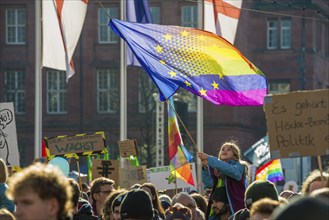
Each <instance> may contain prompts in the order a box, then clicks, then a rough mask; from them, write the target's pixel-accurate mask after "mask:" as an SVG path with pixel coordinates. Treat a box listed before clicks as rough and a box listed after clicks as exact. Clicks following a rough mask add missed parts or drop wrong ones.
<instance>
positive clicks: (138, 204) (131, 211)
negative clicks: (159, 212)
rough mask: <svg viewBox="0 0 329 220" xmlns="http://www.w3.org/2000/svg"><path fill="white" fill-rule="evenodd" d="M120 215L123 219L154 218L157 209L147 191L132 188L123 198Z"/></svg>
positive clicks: (150, 219)
mask: <svg viewBox="0 0 329 220" xmlns="http://www.w3.org/2000/svg"><path fill="white" fill-rule="evenodd" d="M120 215H121V219H122V220H128V219H134V220H136V219H143V220H153V219H154V218H155V217H156V211H155V210H154V209H153V205H152V201H151V198H150V196H149V195H148V194H147V192H145V191H144V190H141V189H134V190H130V191H129V192H128V193H127V194H126V196H125V198H124V199H123V201H122V203H121V208H120Z"/></svg>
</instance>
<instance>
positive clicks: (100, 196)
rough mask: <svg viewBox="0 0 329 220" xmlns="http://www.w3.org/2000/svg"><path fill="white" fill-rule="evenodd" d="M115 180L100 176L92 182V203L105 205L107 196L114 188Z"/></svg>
mask: <svg viewBox="0 0 329 220" xmlns="http://www.w3.org/2000/svg"><path fill="white" fill-rule="evenodd" d="M114 184H115V182H114V180H111V179H109V178H106V177H98V178H96V179H94V180H93V181H92V182H91V183H90V194H91V198H92V203H93V204H96V205H97V206H98V205H99V206H103V204H104V202H105V199H106V197H107V196H108V195H109V194H110V193H111V192H112V191H113V190H114V187H113V186H114Z"/></svg>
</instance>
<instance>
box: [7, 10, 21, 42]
mask: <svg viewBox="0 0 329 220" xmlns="http://www.w3.org/2000/svg"><path fill="white" fill-rule="evenodd" d="M25 13H26V12H25V9H24V8H13V9H6V43H7V44H25V32H26V25H25V22H26V21H25V19H26V16H25Z"/></svg>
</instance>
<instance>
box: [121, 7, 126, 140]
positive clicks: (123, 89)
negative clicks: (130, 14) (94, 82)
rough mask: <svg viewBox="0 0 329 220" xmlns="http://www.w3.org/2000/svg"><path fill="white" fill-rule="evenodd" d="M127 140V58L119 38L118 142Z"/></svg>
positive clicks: (124, 12)
mask: <svg viewBox="0 0 329 220" xmlns="http://www.w3.org/2000/svg"><path fill="white" fill-rule="evenodd" d="M120 19H121V20H123V21H124V20H126V1H120ZM126 139H127V56H126V44H125V41H124V40H123V39H122V38H120V140H126Z"/></svg>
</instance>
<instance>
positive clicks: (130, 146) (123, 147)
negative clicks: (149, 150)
mask: <svg viewBox="0 0 329 220" xmlns="http://www.w3.org/2000/svg"><path fill="white" fill-rule="evenodd" d="M118 145H119V151H120V156H121V157H129V156H138V149H137V141H136V140H124V141H118Z"/></svg>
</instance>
